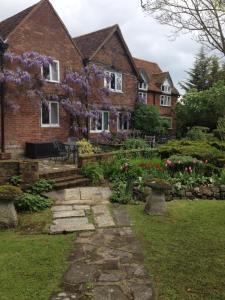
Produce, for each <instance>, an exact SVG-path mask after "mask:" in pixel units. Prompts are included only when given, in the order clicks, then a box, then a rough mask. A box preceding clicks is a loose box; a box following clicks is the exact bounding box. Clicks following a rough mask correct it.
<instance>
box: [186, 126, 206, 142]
mask: <svg viewBox="0 0 225 300" xmlns="http://www.w3.org/2000/svg"><path fill="white" fill-rule="evenodd" d="M187 138H188V139H189V140H191V141H198V140H205V139H206V135H205V133H204V132H203V131H202V130H201V129H199V128H195V127H194V128H192V129H191V130H189V131H188V132H187Z"/></svg>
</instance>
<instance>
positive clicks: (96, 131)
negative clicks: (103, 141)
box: [90, 130, 109, 133]
mask: <svg viewBox="0 0 225 300" xmlns="http://www.w3.org/2000/svg"><path fill="white" fill-rule="evenodd" d="M102 132H107V133H109V130H90V133H102Z"/></svg>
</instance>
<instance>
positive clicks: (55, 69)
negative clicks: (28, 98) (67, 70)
mask: <svg viewBox="0 0 225 300" xmlns="http://www.w3.org/2000/svg"><path fill="white" fill-rule="evenodd" d="M42 76H43V77H44V78H45V80H46V81H49V82H60V70H59V61H58V60H54V61H53V64H52V65H48V66H46V67H42Z"/></svg>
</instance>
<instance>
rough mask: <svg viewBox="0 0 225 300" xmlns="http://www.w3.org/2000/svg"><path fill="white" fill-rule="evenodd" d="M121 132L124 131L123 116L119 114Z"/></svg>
mask: <svg viewBox="0 0 225 300" xmlns="http://www.w3.org/2000/svg"><path fill="white" fill-rule="evenodd" d="M119 130H123V114H122V113H119Z"/></svg>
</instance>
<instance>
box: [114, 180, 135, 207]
mask: <svg viewBox="0 0 225 300" xmlns="http://www.w3.org/2000/svg"><path fill="white" fill-rule="evenodd" d="M112 189H113V192H112V196H111V198H110V200H111V201H112V202H113V203H120V204H127V203H129V202H131V201H132V198H133V197H132V193H131V191H130V190H129V189H128V188H127V184H126V182H124V181H116V182H115V183H114V185H113V187H112Z"/></svg>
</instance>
